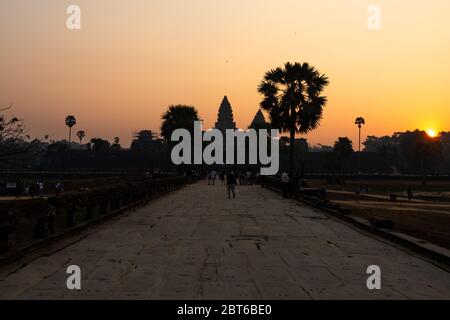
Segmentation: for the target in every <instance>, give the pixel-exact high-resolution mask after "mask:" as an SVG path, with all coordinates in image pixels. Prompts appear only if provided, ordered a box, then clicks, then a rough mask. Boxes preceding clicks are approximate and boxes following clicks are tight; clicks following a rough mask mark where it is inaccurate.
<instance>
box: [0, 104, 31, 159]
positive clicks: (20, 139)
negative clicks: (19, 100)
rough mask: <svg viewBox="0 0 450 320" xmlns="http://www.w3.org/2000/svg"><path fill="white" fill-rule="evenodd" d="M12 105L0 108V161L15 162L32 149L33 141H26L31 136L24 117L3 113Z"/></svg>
mask: <svg viewBox="0 0 450 320" xmlns="http://www.w3.org/2000/svg"><path fill="white" fill-rule="evenodd" d="M12 107H13V104H12V103H11V104H10V105H9V106H8V107H4V108H0V112H1V113H0V161H2V162H3V161H5V162H12V163H14V161H15V160H18V159H22V158H24V157H25V156H26V155H28V154H29V153H30V151H32V150H31V149H32V147H33V143H29V142H27V141H26V140H30V138H29V137H30V136H29V135H28V130H27V129H26V127H25V123H24V121H23V119H19V118H17V117H15V116H8V115H7V114H4V113H3V112H4V111H8V110H10V109H11V108H12Z"/></svg>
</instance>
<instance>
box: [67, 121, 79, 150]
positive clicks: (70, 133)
mask: <svg viewBox="0 0 450 320" xmlns="http://www.w3.org/2000/svg"><path fill="white" fill-rule="evenodd" d="M76 124H77V119H75V117H74V116H72V115H70V116H67V117H66V126H68V127H69V144H70V142H71V140H72V127H73V126H75V125H76Z"/></svg>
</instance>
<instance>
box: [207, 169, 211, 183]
mask: <svg viewBox="0 0 450 320" xmlns="http://www.w3.org/2000/svg"><path fill="white" fill-rule="evenodd" d="M207 177H208V186H210V185H211V171H208V174H207Z"/></svg>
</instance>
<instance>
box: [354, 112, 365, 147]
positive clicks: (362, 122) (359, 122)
mask: <svg viewBox="0 0 450 320" xmlns="http://www.w3.org/2000/svg"><path fill="white" fill-rule="evenodd" d="M355 124H356V125H357V126H358V129H359V144H358V152H361V128H362V126H363V125H365V124H366V120H364V118H363V117H358V118H356V120H355Z"/></svg>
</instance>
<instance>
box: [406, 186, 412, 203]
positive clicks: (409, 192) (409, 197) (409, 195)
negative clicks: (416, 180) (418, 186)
mask: <svg viewBox="0 0 450 320" xmlns="http://www.w3.org/2000/svg"><path fill="white" fill-rule="evenodd" d="M407 193H408V200H409V201H412V198H413V191H412V189H411V188H408V191H407Z"/></svg>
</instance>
